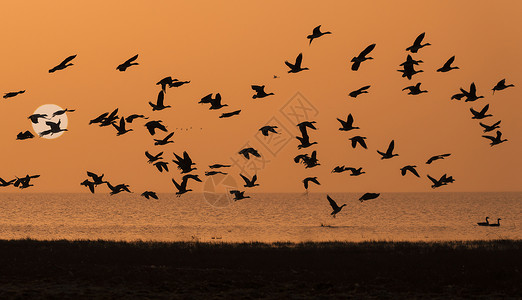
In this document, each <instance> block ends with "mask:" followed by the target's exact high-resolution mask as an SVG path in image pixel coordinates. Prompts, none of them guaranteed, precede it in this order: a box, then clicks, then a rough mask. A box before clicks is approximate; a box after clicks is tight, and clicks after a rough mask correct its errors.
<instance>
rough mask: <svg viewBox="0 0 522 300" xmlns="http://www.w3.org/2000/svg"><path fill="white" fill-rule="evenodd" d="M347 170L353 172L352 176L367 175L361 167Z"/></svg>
mask: <svg viewBox="0 0 522 300" xmlns="http://www.w3.org/2000/svg"><path fill="white" fill-rule="evenodd" d="M346 170H348V171H350V172H352V174H350V176H359V175H362V174H366V172H364V171H363V170H362V167H359V168H353V167H347V168H346Z"/></svg>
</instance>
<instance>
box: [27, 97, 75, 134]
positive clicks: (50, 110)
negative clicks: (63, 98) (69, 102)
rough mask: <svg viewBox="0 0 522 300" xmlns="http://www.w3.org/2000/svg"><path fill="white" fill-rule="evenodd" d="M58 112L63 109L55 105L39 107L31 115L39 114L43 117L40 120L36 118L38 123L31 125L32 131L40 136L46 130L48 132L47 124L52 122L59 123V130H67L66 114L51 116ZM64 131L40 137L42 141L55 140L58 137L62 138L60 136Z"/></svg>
mask: <svg viewBox="0 0 522 300" xmlns="http://www.w3.org/2000/svg"><path fill="white" fill-rule="evenodd" d="M58 111H63V108H61V107H60V106H58V105H56V104H44V105H42V106H40V107H38V108H37V109H36V110H35V111H34V113H33V114H40V115H44V116H43V117H41V118H38V122H37V123H32V122H31V124H32V125H33V130H34V132H35V133H36V134H37V135H39V136H40V134H41V133H42V132H44V131H46V130H49V129H50V128H51V127H50V126H49V124H48V122H52V123H59V124H60V129H67V123H68V118H67V114H66V113H62V114H60V115H54V116H53V114H54V113H55V112H58ZM64 132H65V131H60V132H57V133H50V134H45V135H43V136H41V137H42V138H44V139H55V138H58V137H60V136H62V134H63V133H64Z"/></svg>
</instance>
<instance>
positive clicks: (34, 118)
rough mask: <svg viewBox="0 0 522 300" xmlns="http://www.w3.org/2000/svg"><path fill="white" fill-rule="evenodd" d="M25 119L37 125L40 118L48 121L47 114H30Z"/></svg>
mask: <svg viewBox="0 0 522 300" xmlns="http://www.w3.org/2000/svg"><path fill="white" fill-rule="evenodd" d="M27 118H28V119H29V120H31V122H33V123H34V124H38V122H39V121H40V118H43V119H46V120H49V118H47V114H32V115H30V116H29V117H27Z"/></svg>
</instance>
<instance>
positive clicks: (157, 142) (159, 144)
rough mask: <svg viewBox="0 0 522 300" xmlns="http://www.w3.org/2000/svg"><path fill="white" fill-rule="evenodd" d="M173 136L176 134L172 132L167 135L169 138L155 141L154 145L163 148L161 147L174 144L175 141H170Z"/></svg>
mask: <svg viewBox="0 0 522 300" xmlns="http://www.w3.org/2000/svg"><path fill="white" fill-rule="evenodd" d="M173 135H174V132H171V133H169V134H167V136H166V137H164V138H163V139H154V145H156V146H161V145H166V144H168V143H174V141H170V140H169V139H170V138H171V137H172V136H173Z"/></svg>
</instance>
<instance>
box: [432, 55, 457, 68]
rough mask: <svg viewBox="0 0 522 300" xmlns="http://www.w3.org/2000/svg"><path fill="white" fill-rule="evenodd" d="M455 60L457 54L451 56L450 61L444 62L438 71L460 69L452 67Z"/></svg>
mask: <svg viewBox="0 0 522 300" xmlns="http://www.w3.org/2000/svg"><path fill="white" fill-rule="evenodd" d="M454 61H455V56H452V57H450V59H448V61H446V62H445V63H444V65H443V66H442V67H440V68H439V69H437V72H449V71H451V70H455V69H458V68H459V67H452V66H451V64H452V63H453V62H454Z"/></svg>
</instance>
